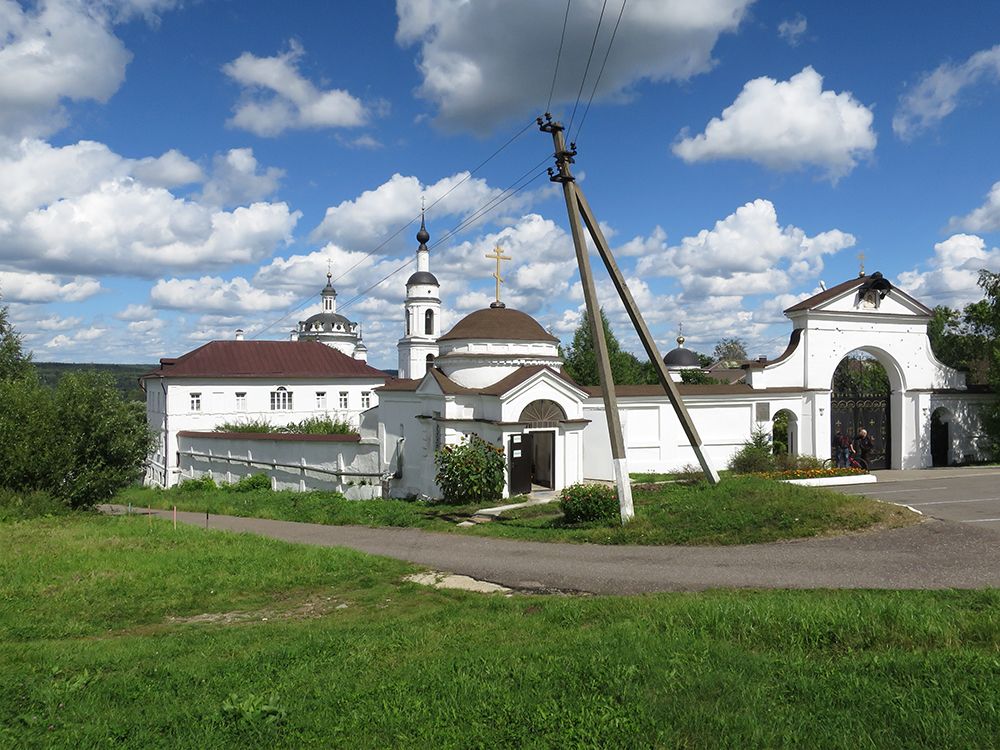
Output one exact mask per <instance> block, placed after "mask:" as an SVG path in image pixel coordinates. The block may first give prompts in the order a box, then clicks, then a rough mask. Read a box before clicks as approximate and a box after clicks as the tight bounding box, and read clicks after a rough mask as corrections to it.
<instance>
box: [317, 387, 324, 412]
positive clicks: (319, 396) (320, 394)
mask: <svg viewBox="0 0 1000 750" xmlns="http://www.w3.org/2000/svg"><path fill="white" fill-rule="evenodd" d="M316 408H317V409H322V410H323V411H326V391H316Z"/></svg>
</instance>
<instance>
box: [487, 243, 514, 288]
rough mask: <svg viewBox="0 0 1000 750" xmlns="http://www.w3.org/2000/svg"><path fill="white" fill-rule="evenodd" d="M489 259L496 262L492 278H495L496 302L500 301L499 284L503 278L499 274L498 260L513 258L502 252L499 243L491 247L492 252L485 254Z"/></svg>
mask: <svg viewBox="0 0 1000 750" xmlns="http://www.w3.org/2000/svg"><path fill="white" fill-rule="evenodd" d="M486 257H487V258H489V259H490V260H495V261H496V262H497V270H496V273H494V274H493V278H494V279H496V280H497V302H499V301H500V285H501V284H502V283H503V278H502V277H501V276H500V261H502V260H513V259H512V258H510V257H508V256H506V255H504V254H503V250H501V249H500V245H497V246H496V247H495V248H493V253H492V254H488V255H487V256H486Z"/></svg>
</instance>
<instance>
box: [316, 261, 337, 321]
mask: <svg viewBox="0 0 1000 750" xmlns="http://www.w3.org/2000/svg"><path fill="white" fill-rule="evenodd" d="M332 279H333V274H332V273H330V272H329V271H327V272H326V286H325V287H323V291H322V292H320V293H319V294H320V297H322V298H323V312H325V313H335V312H337V290H336V289H334V288H333V281H332Z"/></svg>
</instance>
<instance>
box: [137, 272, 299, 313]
mask: <svg viewBox="0 0 1000 750" xmlns="http://www.w3.org/2000/svg"><path fill="white" fill-rule="evenodd" d="M149 298H150V300H151V301H152V303H153V305H154V306H155V307H158V308H161V309H162V308H167V309H171V310H188V311H192V312H204V313H219V314H226V313H234V312H246V313H260V312H267V311H269V310H277V309H279V308H283V307H288V306H289V305H291V304H292V303H294V302H295V297H294V295H293V294H291V293H289V292H273V291H268V290H266V289H260V288H256V287H253V286H252V285H251V284H250V282H248V281H247V280H246V279H244V278H242V277H239V276H237V277H236V278H234V279H231V280H228V281H227V280H225V279H221V278H219V277H216V276H202V277H201V278H200V279H161V280H160V281H157V282H156V284H155V285H154V286H153V288H152V290H151V291H150V294H149Z"/></svg>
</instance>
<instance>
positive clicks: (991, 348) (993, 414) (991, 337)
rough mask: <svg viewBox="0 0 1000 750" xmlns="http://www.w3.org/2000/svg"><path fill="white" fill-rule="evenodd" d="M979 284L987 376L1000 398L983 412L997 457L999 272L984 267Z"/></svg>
mask: <svg viewBox="0 0 1000 750" xmlns="http://www.w3.org/2000/svg"><path fill="white" fill-rule="evenodd" d="M979 286H981V287H982V288H983V291H984V292H985V294H986V298H985V299H984V300H982V307H981V308H980V309H977V311H976V312H977V317H976V321H977V323H978V324H979V325H981V326H982V330H983V332H984V335H985V338H986V341H985V345H984V347H983V359H984V360H985V361H986V367H987V379H988V382H989V384H990V387H991V388H992V389H993V393H995V394H997V398H995V399H994V401H993V403H992V404H990V405H989V407H987V409H986V410H985V413H984V414H983V427H984V428H985V430H986V434H987V435H988V436H989V439H990V448H991V450H992V453H993V456H994V457H1000V273H994V272H992V271H986V270H982V271H980V272H979Z"/></svg>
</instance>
